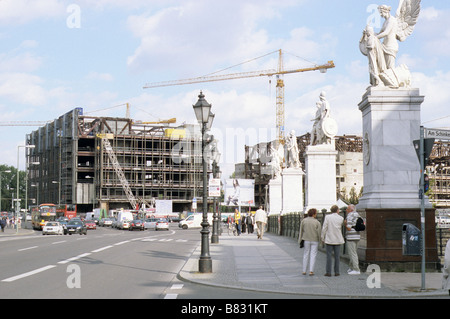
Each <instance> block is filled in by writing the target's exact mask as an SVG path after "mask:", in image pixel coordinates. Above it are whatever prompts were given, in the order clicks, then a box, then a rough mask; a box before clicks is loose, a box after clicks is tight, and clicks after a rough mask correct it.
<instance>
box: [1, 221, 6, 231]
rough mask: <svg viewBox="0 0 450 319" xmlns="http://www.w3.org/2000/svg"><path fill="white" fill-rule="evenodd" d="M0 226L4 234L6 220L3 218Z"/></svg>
mask: <svg viewBox="0 0 450 319" xmlns="http://www.w3.org/2000/svg"><path fill="white" fill-rule="evenodd" d="M0 226H1V228H2V233H4V232H5V227H6V218H5V217H3V218H2V219H1V220H0Z"/></svg>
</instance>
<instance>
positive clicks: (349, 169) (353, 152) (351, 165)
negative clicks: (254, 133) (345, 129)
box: [236, 133, 364, 205]
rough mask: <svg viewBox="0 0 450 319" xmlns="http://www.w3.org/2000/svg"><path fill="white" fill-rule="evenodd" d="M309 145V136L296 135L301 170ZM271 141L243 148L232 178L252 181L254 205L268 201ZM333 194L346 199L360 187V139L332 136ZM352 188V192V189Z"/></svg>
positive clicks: (361, 167) (351, 136)
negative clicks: (241, 156) (242, 160)
mask: <svg viewBox="0 0 450 319" xmlns="http://www.w3.org/2000/svg"><path fill="white" fill-rule="evenodd" d="M310 142H311V134H310V133H306V134H304V135H302V136H297V144H298V150H299V159H300V163H301V164H302V167H303V168H304V167H305V156H304V154H305V151H306V147H307V146H308V145H309V144H310ZM273 143H275V142H267V143H258V144H256V145H253V146H247V145H246V146H245V162H244V163H241V164H236V177H237V178H247V179H254V180H255V202H256V204H257V205H265V204H267V202H268V201H269V200H268V198H267V196H268V189H267V187H268V184H269V181H270V179H271V178H272V175H271V174H272V172H271V168H270V165H269V163H270V161H271V158H272V154H271V149H272V144H273ZM335 145H336V150H337V151H338V155H337V157H336V193H337V198H342V199H346V198H349V197H350V196H351V194H352V193H353V192H355V193H356V194H357V195H359V193H360V192H361V188H362V187H363V181H364V180H363V157H362V138H361V137H360V136H356V135H344V136H336V139H335ZM352 189H353V190H352Z"/></svg>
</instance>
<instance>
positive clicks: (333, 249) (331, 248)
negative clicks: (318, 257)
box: [326, 244, 341, 275]
mask: <svg viewBox="0 0 450 319" xmlns="http://www.w3.org/2000/svg"><path fill="white" fill-rule="evenodd" d="M326 248H327V266H326V272H327V274H331V264H332V262H333V259H332V254H333V253H334V274H335V275H336V274H339V261H340V253H341V245H328V244H326Z"/></svg>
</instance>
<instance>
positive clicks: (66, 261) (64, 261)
mask: <svg viewBox="0 0 450 319" xmlns="http://www.w3.org/2000/svg"><path fill="white" fill-rule="evenodd" d="M90 254H91V253H84V254H81V255H78V256H75V257H72V258H69V259H66V260H62V261H59V262H58V264H61V265H63V264H67V263H68V262H71V261H75V260H77V259H80V258H83V257H86V256H89V255H90Z"/></svg>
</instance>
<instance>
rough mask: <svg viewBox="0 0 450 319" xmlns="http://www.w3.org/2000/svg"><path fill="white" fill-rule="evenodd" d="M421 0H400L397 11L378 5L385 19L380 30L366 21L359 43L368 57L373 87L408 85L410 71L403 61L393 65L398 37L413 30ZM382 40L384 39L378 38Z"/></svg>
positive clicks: (406, 35)
mask: <svg viewBox="0 0 450 319" xmlns="http://www.w3.org/2000/svg"><path fill="white" fill-rule="evenodd" d="M420 1H421V0H400V3H399V6H398V9H397V12H396V15H395V16H393V15H391V7H390V6H387V5H381V6H379V7H378V11H379V12H380V15H381V17H383V18H384V19H385V22H384V24H383V26H382V28H381V30H380V32H379V33H375V32H374V30H373V28H372V27H371V26H370V25H368V26H367V27H366V29H365V30H364V31H363V36H362V38H361V40H360V43H359V48H360V50H361V53H362V54H364V55H365V56H367V57H368V59H369V73H370V84H371V85H372V86H373V87H384V86H386V87H390V88H399V87H407V88H408V87H410V85H411V73H410V71H409V69H408V67H407V66H406V65H404V64H402V65H400V66H398V67H396V65H395V61H396V58H397V53H398V49H399V45H398V41H405V40H406V38H407V37H408V36H410V35H411V34H412V32H413V30H414V26H415V25H416V23H417V19H418V18H419V13H420ZM381 40H383V42H381Z"/></svg>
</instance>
